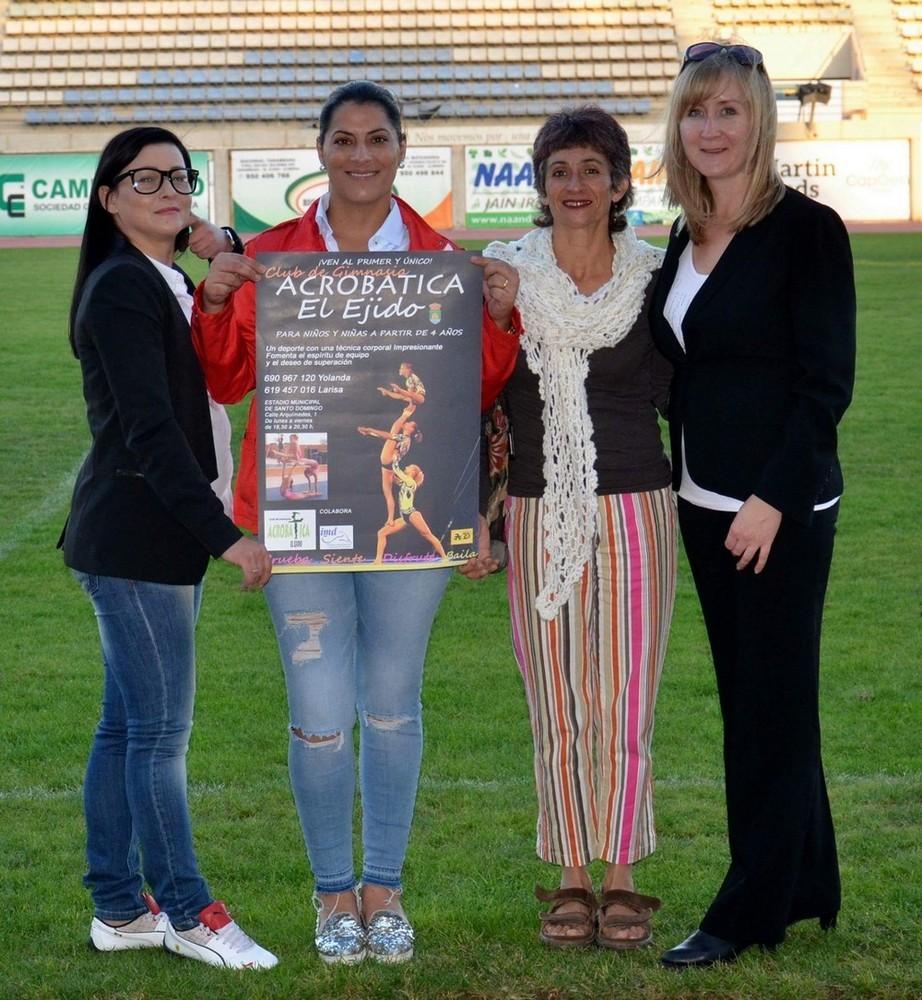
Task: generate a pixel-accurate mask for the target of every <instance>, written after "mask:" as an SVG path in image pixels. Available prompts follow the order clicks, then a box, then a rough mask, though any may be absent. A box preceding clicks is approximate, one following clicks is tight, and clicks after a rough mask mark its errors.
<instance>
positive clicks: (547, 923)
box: [535, 885, 596, 948]
mask: <svg viewBox="0 0 922 1000" xmlns="http://www.w3.org/2000/svg"><path fill="white" fill-rule="evenodd" d="M535 895H536V896H537V897H538V899H540V900H541V902H542V903H550V904H551V905H550V907H549V908H548V910H547V911H546V912H545V913H541V914H539V917H540V920H541V933H540V934H539V935H538V937H539V939H540V940H541V941H542V942H543V943H544V944H546V945H547V946H548V947H549V948H583V947H585V946H586V945H587V944H592V942H593V941H594V940H595V937H596V925H595V914H596V901H595V895H594V894H593V893H592V892H590V891H589V889H580V888H579V887H576V886H574V887H573V888H570V889H544V888H542V887H541V886H540V885H536V886H535ZM564 903H579V904H580V905H581V907H582V909H581V910H578V911H574V912H572V913H560V912H558V911H559V910H560V907H561V906H563V904H564ZM547 927H574V928H583V931H582V933H580V934H567V935H561V934H548V933H547V931H546V929H545V928H547Z"/></svg>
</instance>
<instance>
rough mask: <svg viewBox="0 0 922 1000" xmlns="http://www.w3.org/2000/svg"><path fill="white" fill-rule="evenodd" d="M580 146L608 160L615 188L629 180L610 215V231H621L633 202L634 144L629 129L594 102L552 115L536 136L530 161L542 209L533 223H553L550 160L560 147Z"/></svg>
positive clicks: (544, 225) (538, 224) (543, 224)
mask: <svg viewBox="0 0 922 1000" xmlns="http://www.w3.org/2000/svg"><path fill="white" fill-rule="evenodd" d="M577 146H586V147H588V148H589V149H594V150H595V151H596V152H597V153H599V154H600V155H601V156H602V157H603V158H604V159H605V160H606V161H607V162H608V166H609V170H610V172H611V185H612V189H614V188H616V187H617V186H618V185H619V184H621V182H622V181H624V180H627V182H628V187H627V191H625V192H624V195H623V197H622V198H621V200H620V201H618V202H614V203H612V206H611V212H610V213H609V217H608V231H609V232H610V233H620V232H621V231H622V230H623V229H624V228H625V227H626V226H627V210H628V209H629V208H630V207H631V205H632V204H633V203H634V185H633V184H632V183H631V147H630V144H629V142H628V138H627V133H626V132H625V131H624V129H623V128H622V127H621V126H620V125H619V124H618V122H617V121H615V119H614V118H612V116H611V115H610V114H608V112H607V111H603V110H602V109H601V108H599V107H597V106H596V105H594V104H587V105H585V106H584V107H581V108H573V109H570V110H565V111H559V112H557V114H555V115H551V116H550V118H548V120H547V121H546V122H545V123H544V124H543V125H542V126H541V130H540V131H539V132H538V134H537V135H536V136H535V144H534V148H533V150H532V154H531V162H532V166H533V167H534V173H535V188H536V189H537V191H538V196H539V197H540V199H541V211H540V212H539V213H538V215H536V216H535V218H534V223H535V225H536V226H541V227H544V228H546V227H548V226H552V225H553V224H554V220H553V218H552V217H551V213H550V210H549V209H548V205H547V186H546V184H545V171H546V168H547V161H548V160H549V159H550V158H551V156H552V155H553V154H554V153H556V152H558V151H559V150H561V149H574V148H576V147H577Z"/></svg>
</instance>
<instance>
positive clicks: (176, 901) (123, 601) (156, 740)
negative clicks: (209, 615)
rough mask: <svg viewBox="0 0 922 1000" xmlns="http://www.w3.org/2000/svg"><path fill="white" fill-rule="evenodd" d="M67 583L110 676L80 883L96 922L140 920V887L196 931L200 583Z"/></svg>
mask: <svg viewBox="0 0 922 1000" xmlns="http://www.w3.org/2000/svg"><path fill="white" fill-rule="evenodd" d="M74 575H75V576H76V578H77V580H78V581H79V583H80V585H81V586H82V587H83V589H84V590H85V591H86V593H87V594H88V595H89V597H90V600H91V601H92V602H93V607H94V609H95V611H96V618H97V619H98V624H99V635H100V638H101V640H102V657H103V665H104V668H105V680H104V687H103V699H102V717H101V719H100V721H99V725H98V727H97V729H96V734H95V736H94V739H93V747H92V750H91V751H90V759H89V763H88V765H87V770H86V781H85V783H84V786H83V800H84V809H85V812H86V826H87V862H88V865H89V868H88V871H87V874H86V876H85V878H84V884H85V885H86V887H87V888H88V889H89V890H90V891H91V892H92V895H93V903H94V907H95V912H96V916H98V917H101V918H103V919H105V920H131V919H132V918H134V917H136V916H139V915H140V914H141V913H145V912H147V907H146V906H145V905H144V903H143V901H142V900H141V898H140V892H141V888H142V886H143V883H144V876H146V878H147V882H148V883H149V884H150V887H151V889H152V890H153V893H154V897H155V898H156V899H157V902H158V903H159V904H160V906H161V907H162V908H163V910H165V911H166V913H167V914H168V915H169V918H170V920H171V921H172V923H173V925H174V926H175V927H177V928H178V929H180V930H184V929H187V928H189V927H194V926H195V925H196V924H197V923H198V914H199V912H200V911H201V910H202V909H203V908H204V907H206V906H208V904H209V903H210V902H211V895H210V893H209V891H208V886H207V885H206V884H205V880H204V879H203V878H202V876H201V874H200V873H199V870H198V864H197V862H196V859H195V850H194V848H193V845H192V829H191V825H190V821H189V808H188V804H187V802H186V751H187V750H188V747H189V734H190V732H191V730H192V707H193V703H194V701H195V639H194V631H195V621H196V618H197V616H198V609H199V604H200V601H201V584H198V585H197V586H194V587H193V586H175V585H171V584H163V583H148V582H145V581H138V580H124V579H121V578H119V577H111V576H95V575H92V574H88V573H80V572H76V571H75V572H74ZM142 859H143V872H144V874H143V875H142V873H141V871H142Z"/></svg>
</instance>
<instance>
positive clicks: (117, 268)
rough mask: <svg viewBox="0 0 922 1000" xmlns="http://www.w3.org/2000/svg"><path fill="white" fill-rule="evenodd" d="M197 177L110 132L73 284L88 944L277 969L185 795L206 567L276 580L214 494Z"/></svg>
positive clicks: (162, 154) (176, 155) (178, 160)
mask: <svg viewBox="0 0 922 1000" xmlns="http://www.w3.org/2000/svg"><path fill="white" fill-rule="evenodd" d="M196 180H197V174H196V172H195V171H194V170H193V169H192V167H191V161H190V158H189V153H188V151H187V150H186V149H185V147H184V146H183V145H182V143H181V142H180V141H179V139H177V137H176V136H175V135H173V133H172V132H167V131H165V130H164V129H160V128H150V127H144V128H135V129H129V130H128V131H126V132H122V133H120V134H119V135H117V136H115V137H114V138H113V139H112V140H111V141H110V142H109V143H108V145H107V146H106V148H105V149H104V150H103V152H102V156H101V157H100V160H99V166H98V167H97V170H96V175H95V177H94V178H93V185H92V190H91V192H90V202H89V207H88V211H87V221H86V228H85V230H84V234H83V244H82V246H81V250H80V262H79V265H78V269H77V277H76V281H75V284H74V294H73V300H72V303H71V313H70V342H71V347H72V349H73V351H74V354H75V355H76V357H77V358H78V359H79V361H80V366H81V369H82V371H83V394H84V397H85V399H86V404H87V418H88V421H89V425H90V433H91V436H92V443H91V446H90V452H89V455H88V456H87V459H86V461H85V462H84V464H83V466H82V468H81V469H80V472H79V474H78V476H77V482H76V485H75V487H74V495H73V501H72V504H71V510H70V517H69V519H68V523H67V525H66V527H65V529H64V532H63V533H62V538H61V542H60V544H61V545H62V546H63V549H64V557H65V561H66V563H67V565H68V566H69V567H70V568H71V569H72V570H73V572H74V575H75V576H76V578H77V580H78V581H79V582H80V584H81V586H82V587H83V589H84V590H85V591H86V593H87V595H88V596H89V598H90V600H91V601H92V604H93V607H94V610H95V612H96V617H97V619H98V625H99V634H100V639H101V641H102V653H103V668H104V689H103V703H102V716H101V719H100V722H99V725H98V727H97V729H96V733H95V737H94V740H93V747H92V750H91V753H90V759H89V764H88V766H87V772H86V780H85V784H84V807H85V812H86V823H87V861H88V870H87V874H86V876H85V879H84V882H85V884H86V886H87V888H88V889H89V890H90V891H91V893H92V895H93V903H94V911H95V915H94V918H93V921H92V924H91V927H90V941H91V944H92V945H93V947H94V948H96V949H97V950H98V951H104V952H109V951H124V950H133V949H138V948H155V947H165V948H168V949H169V950H170V951H172V952H174V953H176V954H178V955H184V956H187V957H189V958H195V959H198V960H200V961H203V962H207V963H209V964H211V965H219V966H224V967H227V968H235V969H255V968H271V967H272V966H273V965H275V964H276V957H275V956H274V955H273V954H271V952H268V951H266V949H265V948H262V947H260V946H259V945H258V944H256V942H255V941H253V940H252V939H251V938H249V937H248V936H247V935H246V934H245V933H244V932H243V930H242V929H241V928H240V927H239V926H238V925H237V924H236V922H234V921H233V919H232V918H231V917H230V915H229V914H228V912H227V910H226V908H225V906H224V904H223V903H221V902H219V901H215V900H214V899H213V897H212V896H211V893H210V891H209V889H208V886H207V884H206V883H205V880H204V879H203V878H202V876H201V874H200V873H199V870H198V863H197V861H196V858H195V851H194V847H193V843H192V831H191V826H190V822H189V810H188V804H187V802H186V774H185V758H186V752H187V749H188V741H189V734H190V730H191V727H192V710H193V701H194V697H195V647H194V628H195V620H196V617H197V614H198V608H199V601H200V598H201V581H202V577H203V576H204V573H205V569H206V567H207V565H208V560H209V557H215V558H218V557H220V558H222V559H225V560H227V561H228V562H230V563H233V564H234V565H237V566H239V567H240V568H241V570H242V571H243V575H244V578H243V585H244V587H248V588H249V587H261V586H262V585H263V584H265V583H266V581H267V580H268V579H269V574H270V571H271V563H270V560H269V555H268V553H267V552H266V550H265V548H264V547H263V546H262V545H260V544H259V543H258V542H256V541H254V540H253V539H251V538H247V537H245V536H244V535H243V534H242V533H241V532H240V531H239V530H238V529H237V528H236V527H235V526H234V524H233V523H232V522H231V521H230V520H229V519H228V518H227V516H226V515H225V514H224V510H223V507H222V504H221V501H220V500H219V499H218V498H217V496H216V495H215V493H214V492H213V490H212V487H211V485H210V483H211V481H212V480H214V479H215V478H216V475H217V468H216V462H215V450H214V444H213V441H212V431H211V423H210V420H209V409H208V397H207V396H206V393H205V382H204V378H203V376H202V372H201V369H200V367H199V364H198V360H197V358H196V355H195V351H194V350H193V348H192V342H191V339H190V335H189V318H188V310H189V309H191V295H190V294H189V289H190V287H191V286H190V285H189V283H188V279H187V278H186V276H185V274H183V272H182V271H180V270H179V269H178V268H177V267H176V266H175V264H174V263H173V259H174V257H175V255H176V253H177V251H179V250H182V249H184V248H185V246H186V244H187V242H188V227H189V222H190V213H191V206H192V197H191V196H192V192H193V190H194V188H195V183H196ZM184 307H185V308H184ZM145 881H146V882H147V883H148V885H149V886H150V888H151V890H152V894H149V893H147V892H144V891H142V890H143V889H144V883H145ZM158 904H159V905H158ZM160 907H162V908H163V909H162V910H161V908H160Z"/></svg>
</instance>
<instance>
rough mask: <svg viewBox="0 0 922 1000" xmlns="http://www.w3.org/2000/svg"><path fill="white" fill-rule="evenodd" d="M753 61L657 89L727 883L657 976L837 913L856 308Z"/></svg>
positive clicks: (683, 504) (841, 241)
mask: <svg viewBox="0 0 922 1000" xmlns="http://www.w3.org/2000/svg"><path fill="white" fill-rule="evenodd" d="M775 131H776V113H775V95H774V91H773V88H772V84H771V81H770V80H769V78H768V75H767V74H766V72H765V69H764V67H763V65H762V56H761V54H760V53H759V52H757V51H756V50H755V49H752V48H749V47H748V46H743V45H721V44H718V43H713V42H701V43H699V44H697V45H693V46H691V48H689V49H688V51H687V52H686V55H685V62H684V64H683V66H682V70H681V71H680V73H679V76H678V79H677V80H676V83H675V85H674V87H673V91H672V95H671V98H670V102H669V109H668V118H667V124H666V144H665V154H664V159H663V165H664V167H665V169H666V173H667V182H666V184H667V194H668V197H669V199H670V202H671V204H672V205H673V206H678V207H679V208H680V209H681V210H682V215H681V216H680V217H679V219H678V221H677V222H676V224H675V225H674V226H673V229H672V233H671V235H670V240H669V247H668V251H667V254H666V259H665V261H664V263H663V268H662V271H661V272H660V277H659V281H658V284H657V287H656V290H655V293H654V297H653V303H652V314H651V323H652V328H653V336H654V340H655V342H656V343H657V346H658V347H659V349H660V350H661V351H662V352H663V354H665V355H666V357H667V358H668V359H669V360H670V361H671V362H672V364H673V365H674V367H675V376H674V381H673V386H672V393H671V397H670V410H669V424H670V436H671V440H672V455H673V470H674V481H673V486H674V488H675V489H676V490H677V491H678V495H679V500H678V508H679V524H680V527H681V530H682V537H683V539H684V542H685V550H686V553H687V555H688V559H689V563H690V566H691V570H692V575H693V577H694V580H695V586H696V588H697V591H698V597H699V600H700V602H701V608H702V611H703V613H704V620H705V625H706V627H707V632H708V638H709V640H710V645H711V652H712V655H713V659H714V666H715V670H716V674H717V687H718V692H719V697H720V707H721V713H722V716H723V723H724V766H725V770H726V798H727V823H728V832H729V841H730V866H729V870H728V872H727V874H726V877H725V878H724V881H723V884H722V885H721V887H720V889H719V890H718V892H717V895H716V897H715V898H714V900H713V902H712V903H711V905H710V907H709V908H708V910H707V913H706V914H705V916H704V919H703V920H702V921H701V925H700V928H699V929H698V930H697V931H695V933H694V934H692V935H691V937H689V938H688V939H687V940H686V941H684V942H683V943H682V944H680V945H678V946H677V947H675V948H672V949H671V950H669V951H667V952H666V953H665V955H664V956H663V962H664V964H665V965H667V966H669V967H671V968H686V967H689V966H705V965H710V964H712V963H714V962H720V961H724V962H729V961H733V960H734V959H735V958H736V957H737V955H739V953H740V952H742V951H743V950H744V949H745V948H747V947H750V946H752V945H761V946H763V947H774V946H775V945H778V944H780V943H781V941H783V940H784V937H785V932H786V928H787V927H788V925H790V924H792V923H794V922H795V921H798V920H805V919H808V918H812V917H816V918H819V921H820V924H821V926H822V927H824V928H826V927H830V926H833V925H834V923H835V920H836V914H837V912H838V910H839V902H840V890H839V871H838V862H837V858H836V845H835V834H834V831H833V825H832V817H831V814H830V810H829V801H828V798H827V795H826V784H825V779H824V776H823V765H822V760H821V756H820V726H819V708H818V689H819V646H820V624H821V618H822V608H823V600H824V596H825V591H826V581H827V578H828V574H829V566H830V561H831V558H832V549H833V535H834V531H835V522H836V516H837V513H838V507H839V498H840V495H841V493H842V473H841V469H840V467H839V461H838V458H837V455H836V426H837V424H838V422H839V420H840V419H841V417H842V414H843V413H844V412H845V409H846V407H847V406H848V404H849V402H850V400H851V393H852V383H853V378H854V363H855V290H854V279H853V272H852V260H851V252H850V249H849V241H848V234H847V233H846V231H845V227H844V226H843V225H842V221H841V220H840V219H839V217H838V216H837V215H836V213H835V212H833V211H832V209H830V208H827V207H826V206H824V205H820V204H818V203H817V202H814V201H811V200H810V199H809V198H806V197H805V196H803V195H802V194H799V193H798V192H796V191H793V190H790V189H788V188H785V186H784V185H783V183H782V182H781V179H780V177H779V176H778V172H777V170H776V168H775Z"/></svg>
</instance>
